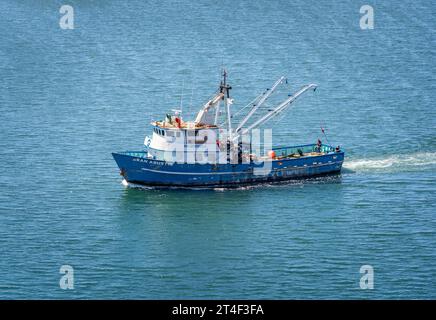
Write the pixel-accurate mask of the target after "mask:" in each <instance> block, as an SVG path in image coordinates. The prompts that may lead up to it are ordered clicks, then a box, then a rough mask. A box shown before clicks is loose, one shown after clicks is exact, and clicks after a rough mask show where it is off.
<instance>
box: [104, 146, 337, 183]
mask: <svg viewBox="0 0 436 320" xmlns="http://www.w3.org/2000/svg"><path fill="white" fill-rule="evenodd" d="M112 155H113V157H114V159H115V161H116V162H117V164H118V167H119V168H120V170H121V172H122V174H123V176H124V178H125V179H126V180H127V181H128V182H131V183H135V184H142V185H149V186H180V187H201V186H204V187H223V186H226V187H227V186H240V185H247V184H255V183H262V182H275V181H285V180H292V179H296V178H303V177H313V176H320V175H327V174H333V173H338V172H340V170H341V168H342V163H343V160H344V153H343V152H338V153H329V154H325V155H321V156H311V157H302V158H297V159H282V160H274V161H272V170H271V171H270V172H269V173H266V174H263V175H256V174H254V173H253V169H254V170H256V167H257V168H258V169H260V168H262V166H263V165H262V164H258V165H257V164H250V163H243V164H217V165H211V164H184V163H168V162H164V161H159V160H150V159H146V158H143V157H140V156H132V155H126V154H120V153H113V154H112Z"/></svg>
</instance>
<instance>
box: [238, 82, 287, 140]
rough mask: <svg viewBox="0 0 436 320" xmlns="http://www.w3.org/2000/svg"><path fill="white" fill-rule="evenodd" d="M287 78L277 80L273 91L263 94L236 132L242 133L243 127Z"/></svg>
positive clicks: (272, 88)
mask: <svg viewBox="0 0 436 320" xmlns="http://www.w3.org/2000/svg"><path fill="white" fill-rule="evenodd" d="M284 79H285V77H281V78H280V79H279V80H277V81H276V82H275V83H274V84H273V86H272V87H271V89H269V90H268V89H267V91H266V92H265V93H263V94H262V96H261V98H260V99H259V101H257V103H254V104H253V107H252V108H251V110H250V112H248V114H247V115H246V116H245V117H244V119H242V121H241V122H240V123H239V125H238V127H237V128H236V130H235V132H236V133H238V132H239V131H241V129H242V127H243V126H244V125H245V124H246V123H247V121H248V120H249V119H250V118H251V116H252V115H253V114H254V113H255V112H256V110H257V109H258V108H259V107H260V106H261V105H262V104H263V103H264V102H265V101H266V100H267V99H268V98H269V97H270V96H271V95H272V94H273V92H274V91H275V90H276V88H277V87H278V86H279V84H281V83H282V82H283V80H284Z"/></svg>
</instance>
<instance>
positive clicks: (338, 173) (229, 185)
mask: <svg viewBox="0 0 436 320" xmlns="http://www.w3.org/2000/svg"><path fill="white" fill-rule="evenodd" d="M340 176H341V171H340V170H338V171H334V172H328V173H322V174H317V175H310V176H299V177H290V178H274V179H265V180H259V181H252V182H244V183H240V182H234V183H221V184H204V185H200V184H198V185H195V184H189V185H175V184H150V183H144V182H141V181H128V183H129V184H134V185H133V186H132V185H130V186H131V187H135V186H137V187H139V188H141V187H146V188H153V189H194V190H203V189H215V188H223V189H238V188H243V187H251V186H262V185H273V184H290V183H293V182H301V181H305V180H307V181H313V180H314V179H318V178H323V177H338V178H340Z"/></svg>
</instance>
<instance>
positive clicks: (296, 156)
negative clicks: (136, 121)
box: [112, 71, 344, 188]
mask: <svg viewBox="0 0 436 320" xmlns="http://www.w3.org/2000/svg"><path fill="white" fill-rule="evenodd" d="M284 83H287V80H286V79H285V77H281V78H280V79H278V80H277V81H276V82H275V83H274V85H273V86H272V87H271V88H269V89H267V90H265V91H264V92H263V93H262V94H260V95H259V96H258V97H256V98H255V99H254V100H253V101H252V102H250V103H249V104H248V105H247V106H245V107H244V108H242V109H240V110H239V111H238V112H236V113H239V114H240V113H241V112H243V111H244V112H243V113H242V115H243V116H242V118H241V119H240V121H239V122H238V123H237V124H234V123H232V122H234V119H235V118H236V117H234V115H235V113H234V114H232V112H231V108H232V107H231V106H232V104H233V99H232V98H231V97H230V90H231V89H232V87H231V86H230V85H229V84H228V83H227V73H226V71H223V74H222V80H221V81H220V85H219V88H218V90H217V92H216V93H215V94H214V95H213V96H212V98H211V99H210V100H209V101H207V103H206V104H204V105H203V106H202V108H201V109H200V110H199V112H198V114H197V116H196V118H195V119H194V120H191V121H185V120H184V119H183V115H182V112H181V110H172V111H173V112H172V113H171V114H166V116H165V117H164V120H161V121H154V122H152V123H151V125H152V127H153V133H152V136H151V137H148V136H147V137H146V138H145V141H144V147H143V149H142V150H140V151H125V152H116V153H112V155H113V157H114V159H115V161H116V163H117V165H118V167H119V169H120V174H121V175H122V176H123V177H124V180H125V182H127V183H128V184H139V185H145V186H154V187H195V188H198V187H208V188H222V187H226V188H227V187H239V186H246V185H251V184H258V183H269V182H278V181H286V180H293V179H296V178H307V177H314V176H320V175H328V174H337V173H339V172H340V171H341V168H342V163H343V161H344V152H343V151H342V150H341V149H340V148H339V146H337V147H334V146H331V145H327V144H323V143H322V142H321V141H320V140H319V139H318V141H317V143H312V144H306V145H297V146H288V147H275V148H274V147H272V143H270V142H271V141H270V140H271V139H267V138H268V137H269V138H271V135H270V133H271V132H270V131H269V134H268V131H265V130H264V131H261V130H260V129H259V128H260V127H261V126H262V125H264V124H265V123H266V122H268V121H269V120H271V119H272V118H274V117H276V116H277V115H279V114H281V113H283V112H284V111H286V110H287V109H288V108H289V106H290V105H292V104H293V103H294V102H295V101H296V100H297V98H298V97H300V96H301V95H303V94H304V93H305V92H307V91H311V90H313V91H315V90H316V85H315V84H308V85H304V86H303V87H301V89H300V90H298V91H297V92H295V93H294V94H292V95H288V97H287V98H286V99H285V100H284V101H283V102H281V103H280V104H277V105H276V106H274V107H273V108H267V109H265V107H264V105H265V103H266V101H267V100H269V98H270V97H271V95H272V94H273V93H274V92H275V91H276V89H277V88H278V87H279V86H280V85H282V84H284ZM259 113H260V115H259ZM253 119H254V120H253ZM323 132H324V131H323ZM262 133H264V137H263V140H262V139H261V138H260V136H261V134H262ZM261 140H262V143H261ZM267 140H269V141H267Z"/></svg>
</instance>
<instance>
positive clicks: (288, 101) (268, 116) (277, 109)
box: [233, 84, 316, 140]
mask: <svg viewBox="0 0 436 320" xmlns="http://www.w3.org/2000/svg"><path fill="white" fill-rule="evenodd" d="M310 89H313V91H315V90H316V84H308V85H305V86H303V87H302V88H301V89H300V90H298V91H297V92H296V93H294V94H293V95H292V96H290V97H289V98H288V99H286V100H285V101H283V102H282V103H281V104H279V105H278V106H277V107H275V108H274V109H273V110H271V111H270V112H268V113H267V114H266V115H264V116H263V117H262V118H260V119H259V120H257V121H256V122H254V123H253V124H252V125H250V126H249V127H248V128H245V129H244V130H242V131H241V132H240V133H239V134H237V135H235V136H234V137H233V140H236V139H237V138H239V136H241V135H244V134H247V133H248V132H250V130H252V129H254V128H256V127H258V126H260V125H262V124H264V123H265V122H267V121H268V120H270V119H271V118H273V117H275V116H276V115H278V114H279V113H280V112H282V111H283V110H285V109H286V108H287V107H288V106H289V105H291V104H292V103H293V102H294V101H295V100H296V99H297V98H298V97H299V96H301V95H302V94H303V93H305V92H306V91H308V90H310Z"/></svg>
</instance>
